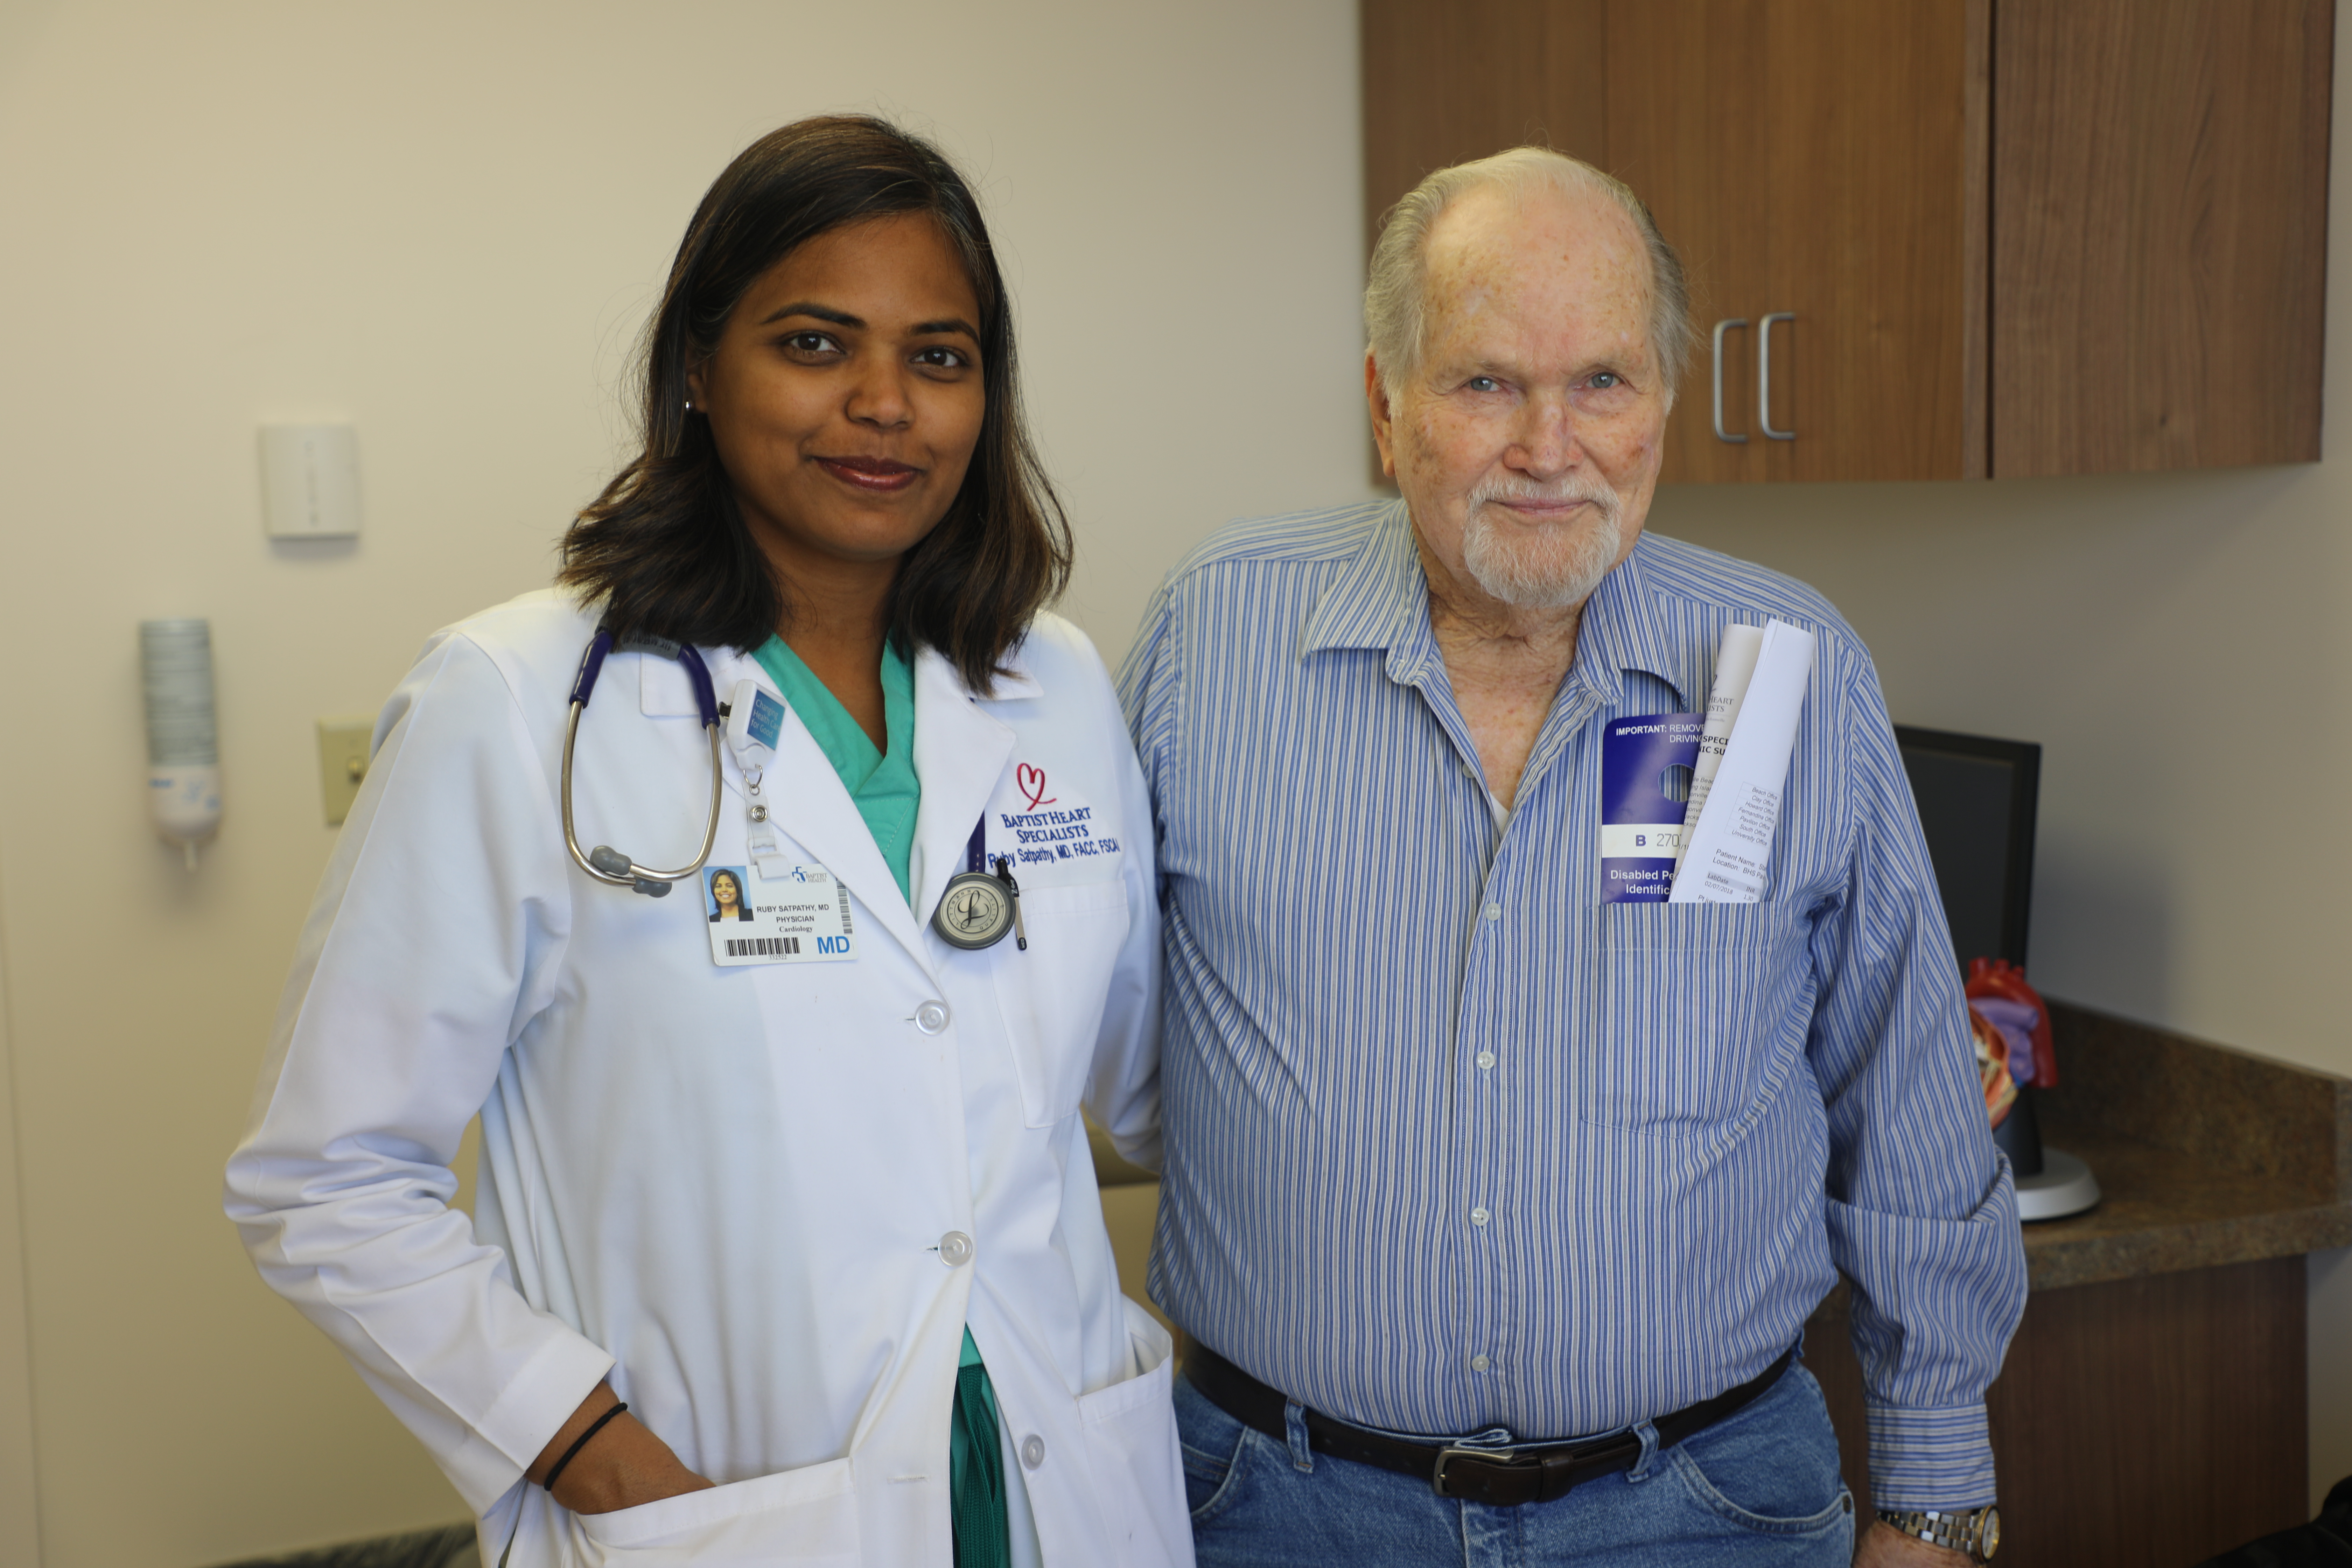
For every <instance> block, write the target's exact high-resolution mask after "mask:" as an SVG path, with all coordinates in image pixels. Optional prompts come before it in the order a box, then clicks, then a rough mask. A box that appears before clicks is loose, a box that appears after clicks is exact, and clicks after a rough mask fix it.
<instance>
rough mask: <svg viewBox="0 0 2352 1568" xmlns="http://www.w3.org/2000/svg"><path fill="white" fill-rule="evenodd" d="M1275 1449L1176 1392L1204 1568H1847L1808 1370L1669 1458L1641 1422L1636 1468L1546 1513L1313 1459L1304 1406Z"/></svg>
mask: <svg viewBox="0 0 2352 1568" xmlns="http://www.w3.org/2000/svg"><path fill="white" fill-rule="evenodd" d="M1289 1417H1290V1421H1289V1425H1290V1438H1291V1440H1290V1441H1289V1442H1288V1443H1284V1442H1280V1441H1277V1440H1276V1439H1275V1438H1273V1437H1269V1436H1266V1435H1265V1434H1264V1433H1262V1432H1260V1431H1258V1430H1257V1429H1256V1428H1255V1427H1251V1426H1243V1425H1242V1424H1241V1423H1240V1422H1239V1421H1236V1420H1234V1418H1233V1417H1232V1416H1230V1415H1226V1414H1225V1413H1224V1411H1223V1410H1222V1409H1220V1408H1219V1407H1218V1406H1216V1405H1213V1404H1211V1403H1210V1402H1209V1400H1208V1398H1207V1396H1206V1395H1204V1394H1202V1393H1201V1392H1200V1390H1198V1389H1196V1388H1194V1387H1193V1386H1192V1384H1191V1383H1190V1382H1189V1381H1187V1380H1186V1379H1185V1378H1183V1377H1181V1376H1179V1377H1178V1378H1177V1380H1176V1428H1177V1432H1178V1434H1179V1435H1180V1436H1181V1438H1182V1440H1183V1453H1184V1490H1185V1494H1186V1499H1187V1500H1188V1501H1189V1502H1190V1504H1191V1505H1192V1540H1193V1547H1194V1551H1195V1552H1197V1553H1198V1556H1199V1560H1200V1564H1201V1568H1292V1565H1293V1564H1298V1563H1330V1564H1333V1565H1335V1568H1407V1565H1408V1564H1414V1565H1418V1564H1429V1565H1431V1568H1435V1565H1436V1564H1440V1563H1443V1564H1446V1565H1448V1568H1454V1565H1457V1564H1458V1565H1461V1568H1538V1565H1540V1564H1546V1563H1580V1564H1583V1563H1590V1564H1596V1565H1600V1568H1665V1565H1667V1564H1673V1565H1675V1568H1703V1565H1705V1564H1708V1563H1723V1564H1733V1563H1736V1564H1739V1565H1740V1568H1747V1565H1748V1564H1751V1563H1757V1564H1761V1563H1770V1564H1774V1565H1776V1568H1778V1565H1782V1564H1786V1565H1790V1568H1795V1565H1798V1564H1803V1565H1804V1568H1815V1565H1818V1568H1847V1564H1848V1563H1852V1562H1853V1496H1852V1495H1851V1494H1850V1493H1848V1492H1847V1490H1846V1489H1845V1482H1844V1481H1843V1479H1841V1478H1840V1476H1839V1474H1838V1447H1837V1434H1836V1433H1835V1432H1834V1431H1832V1429H1831V1427H1830V1415H1829V1407H1828V1406H1827V1405H1824V1404H1822V1391H1821V1385H1820V1384H1817V1383H1815V1382H1814V1381H1813V1376H1812V1373H1809V1372H1807V1371H1806V1370H1805V1369H1804V1367H1803V1366H1802V1365H1801V1364H1792V1365H1791V1366H1790V1368H1789V1370H1788V1371H1787V1372H1786V1373H1783V1374H1782V1375H1781V1377H1780V1381H1779V1382H1778V1383H1776V1384H1773V1385H1772V1386H1771V1387H1770V1388H1769V1389H1768V1390H1767V1391H1766V1392H1765V1393H1764V1394H1763V1395H1762V1396H1761V1397H1759V1398H1758V1399H1757V1400H1756V1401H1755V1402H1754V1403H1753V1404H1751V1405H1748V1407H1747V1408H1746V1409H1744V1410H1741V1411H1739V1412H1738V1414H1736V1415H1732V1416H1730V1417H1729V1418H1728V1419H1727V1420H1723V1421H1718V1422H1717V1423H1716V1424H1715V1425H1714V1426H1710V1427H1708V1428H1707V1429H1706V1431H1704V1432H1701V1433H1699V1434H1698V1435H1697V1436H1695V1437H1692V1438H1690V1439H1688V1440H1687V1441H1685V1442H1683V1443H1679V1444H1677V1445H1675V1447H1672V1448H1668V1449H1666V1450H1665V1451H1664V1452H1663V1453H1661V1452H1658V1451H1657V1450H1656V1447H1655V1441H1654V1434H1652V1433H1651V1432H1650V1431H1649V1430H1648V1428H1647V1426H1646V1424H1645V1425H1644V1426H1643V1427H1642V1428H1640V1429H1639V1430H1641V1432H1642V1434H1643V1437H1644V1438H1645V1442H1644V1445H1643V1456H1642V1459H1641V1461H1640V1462H1639V1463H1638V1464H1636V1465H1635V1466H1634V1467H1633V1469H1631V1470H1629V1471H1625V1472H1623V1473H1622V1474H1618V1475H1613V1476H1603V1477H1601V1478H1600V1479H1597V1480H1591V1481H1587V1482H1585V1483H1584V1484H1583V1485H1582V1486H1580V1487H1578V1488H1577V1489H1575V1490H1573V1491H1571V1492H1570V1493H1569V1494H1568V1495H1567V1496H1565V1497H1562V1498H1559V1499H1556V1500H1553V1501H1551V1502H1537V1503H1526V1504H1522V1505H1521V1506H1519V1507H1517V1508H1497V1507H1495V1506H1493V1505H1491V1504H1487V1503H1475V1502H1463V1501H1459V1500H1452V1499H1447V1498H1441V1497H1439V1496H1438V1495H1437V1494H1436V1493H1435V1492H1433V1491H1432V1490H1430V1488H1429V1483H1428V1482H1427V1481H1425V1480H1422V1479H1417V1478H1415V1477H1412V1476H1406V1475H1400V1474H1398V1473H1397V1472H1395V1471H1393V1470H1383V1469H1380V1468H1375V1467H1373V1466H1370V1465H1360V1464H1356V1463H1354V1462H1352V1461H1350V1460H1348V1459H1336V1458H1332V1457H1331V1456H1330V1455H1328V1454H1318V1453H1315V1452H1313V1451H1311V1450H1310V1449H1308V1447H1307V1428H1306V1425H1305V1423H1304V1422H1303V1421H1302V1420H1301V1419H1300V1417H1299V1407H1298V1406H1297V1405H1291V1406H1289Z"/></svg>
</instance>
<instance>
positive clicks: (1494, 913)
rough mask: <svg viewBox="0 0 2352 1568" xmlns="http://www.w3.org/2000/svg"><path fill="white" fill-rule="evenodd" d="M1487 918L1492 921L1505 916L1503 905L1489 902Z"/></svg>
mask: <svg viewBox="0 0 2352 1568" xmlns="http://www.w3.org/2000/svg"><path fill="white" fill-rule="evenodd" d="M1486 918H1487V919H1488V920H1490V921H1498V920H1501V919H1502V918H1503V906H1502V905H1500V904H1488V905H1487V906H1486Z"/></svg>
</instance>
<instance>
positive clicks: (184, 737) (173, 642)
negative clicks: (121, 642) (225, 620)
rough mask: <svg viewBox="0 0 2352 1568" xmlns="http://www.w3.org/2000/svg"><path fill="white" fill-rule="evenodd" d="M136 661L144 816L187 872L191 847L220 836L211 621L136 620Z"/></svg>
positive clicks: (193, 863)
mask: <svg viewBox="0 0 2352 1568" xmlns="http://www.w3.org/2000/svg"><path fill="white" fill-rule="evenodd" d="M139 663H140V675H141V681H142V686H143V687H144V689H145V692H146V698H147V813H148V816H151V817H152V819H153V820H154V824H155V831H156V832H157V833H159V834H161V835H162V836H163V838H164V839H165V840H166V841H167V842H169V843H173V844H176V845H178V846H179V847H180V848H181V849H182V850H183V851H184V853H185V854H186V856H187V858H188V869H189V870H191V871H193V870H194V869H195V868H196V846H197V845H199V844H202V843H204V842H205V841H206V840H207V839H209V838H211V837H213V835H214V834H215V833H217V832H219V831H220V819H221V802H220V738H219V731H218V728H217V726H216V725H215V722H214V718H213V631H212V623H211V622H209V621H205V620H198V619H187V620H169V621H142V622H140V623H139Z"/></svg>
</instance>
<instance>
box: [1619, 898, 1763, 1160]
mask: <svg viewBox="0 0 2352 1568" xmlns="http://www.w3.org/2000/svg"><path fill="white" fill-rule="evenodd" d="M1599 915H1600V919H1599V922H1598V928H1597V941H1596V943H1595V950H1594V955H1593V967H1594V982H1595V983H1594V985H1593V988H1592V1005H1593V1018H1592V1026H1591V1028H1590V1029H1588V1030H1587V1031H1586V1035H1585V1038H1586V1041H1587V1043H1588V1048H1587V1050H1586V1052H1585V1056H1584V1061H1583V1063H1582V1064H1581V1065H1582V1069H1583V1070H1582V1071H1581V1072H1580V1074H1579V1075H1578V1079H1579V1083H1580V1090H1581V1092H1580V1096H1579V1101H1578V1114H1579V1115H1580V1117H1581V1118H1582V1119H1583V1120H1584V1121H1589V1122H1592V1123H1595V1124H1597V1125H1600V1126H1603V1127H1622V1128H1628V1129H1632V1130H1634V1131H1643V1132H1648V1133H1653V1134H1657V1135H1662V1136H1667V1137H1692V1136H1699V1135H1704V1134H1705V1133H1706V1132H1707V1131H1710V1130H1712V1129H1715V1128H1717V1127H1719V1126H1721V1125H1722V1124H1723V1123H1725V1122H1727V1121H1732V1120H1734V1119H1735V1118H1737V1117H1738V1116H1739V1115H1740V1114H1741V1113H1742V1112H1744V1111H1745V1110H1748V1107H1749V1106H1750V1105H1752V1104H1753V1103H1754V1102H1755V1100H1756V1098H1757V1096H1758V1095H1759V1092H1760V1091H1761V1089H1762V1087H1763V1086H1764V1084H1765V1083H1766V1082H1767V1080H1768V1072H1767V1068H1768V1067H1769V1063H1770V1061H1771V1059H1772V1057H1773V1055H1774V1053H1775V1051H1776V1050H1777V1049H1779V1048H1780V1041H1779V1038H1778V1033H1779V1031H1778V1023H1779V1020H1780V1017H1781V1016H1782V1015H1783V1013H1784V1012H1785V1008H1784V1006H1783V1005H1782V1004H1783V1001H1784V998H1783V997H1782V995H1781V993H1782V992H1783V990H1784V988H1785V982H1786V981H1787V979H1788V978H1789V977H1790V974H1791V973H1792V968H1791V964H1792V960H1793V959H1794V958H1795V957H1796V956H1797V952H1796V949H1797V948H1798V947H1799V946H1800V945H1801V942H1802V932H1801V926H1800V924H1799V922H1797V921H1794V920H1792V919H1791V918H1790V916H1789V915H1788V913H1787V912H1786V911H1784V910H1782V909H1781V908H1780V907H1779V906H1777V905H1774V904H1770V903H1758V904H1698V903H1693V904H1664V903H1657V904H1653V903H1623V904H1605V905H1602V906H1601V909H1600V910H1599Z"/></svg>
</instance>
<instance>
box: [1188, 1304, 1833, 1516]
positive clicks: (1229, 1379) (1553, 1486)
mask: <svg viewBox="0 0 2352 1568" xmlns="http://www.w3.org/2000/svg"><path fill="white" fill-rule="evenodd" d="M1796 1355H1797V1347H1796V1346H1794V1345H1791V1346H1790V1347H1789V1348H1788V1349H1787V1350H1785V1351H1783V1352H1780V1360H1778V1361H1776V1362H1774V1363H1772V1364H1771V1365H1770V1366H1768V1367H1766V1368H1765V1369H1764V1370H1763V1371H1762V1372H1760V1373H1757V1374H1756V1375H1755V1376H1754V1377H1751V1378H1749V1379H1748V1381H1747V1382H1746V1383H1743V1384H1740V1385H1739V1386H1738V1387H1737V1388H1730V1389H1726V1390H1725V1391H1724V1392H1723V1393H1721V1394H1717V1395H1716V1396H1715V1397H1714V1398H1712V1399H1703V1400H1701V1401H1699V1402H1698V1403H1697V1404H1696V1405H1690V1406H1688V1407H1687V1408H1685V1409H1682V1410H1677V1411H1675V1413H1674V1414H1673V1415H1661V1416H1659V1417H1657V1418H1656V1419H1655V1420H1654V1421H1653V1422H1652V1423H1651V1425H1652V1426H1654V1427H1656V1428H1657V1432H1658V1447H1659V1448H1660V1449H1661V1450H1664V1449H1666V1448H1671V1447H1674V1446H1675V1444H1677V1443H1679V1442H1681V1441H1682V1440H1683V1439H1685V1437H1690V1436H1696V1434H1698V1433H1700V1432H1702V1431H1705V1430H1706V1428H1707V1427H1709V1426H1714V1425H1715V1424H1716V1423H1717V1422H1718V1421H1720V1420H1722V1419H1723V1418H1724V1417H1725V1416H1727V1415H1730V1414H1732V1413H1733V1412H1734V1411H1736V1410H1738V1409H1741V1408H1742V1407H1744V1406H1745V1405H1748V1403H1749V1402H1751V1401H1752V1400H1754V1399H1755V1398H1756V1396H1757V1395H1758V1394H1762V1393H1763V1392H1764V1391H1765V1390H1766V1389H1768V1388H1769V1387H1771V1386H1772V1385H1773V1384H1775V1383H1777V1382H1779V1381H1780V1374H1781V1373H1784V1372H1786V1371H1788V1370H1789V1363H1790V1362H1791V1361H1794V1360H1795V1359H1796ZM1184 1375H1185V1376H1186V1377H1187V1378H1188V1379H1190V1380H1191V1381H1192V1386H1193V1387H1195V1388H1197V1389H1199V1390H1200V1391H1201V1392H1202V1394H1205V1395H1207V1396H1208V1399H1209V1401H1210V1403H1212V1404H1213V1405H1216V1406H1217V1407H1218V1408H1219V1409H1221V1410H1223V1412H1224V1413H1225V1414H1226V1415H1230V1416H1232V1417H1233V1418H1234V1420H1236V1421H1238V1422H1240V1423H1242V1425H1244V1426H1253V1427H1255V1428H1256V1429H1257V1430H1258V1431H1260V1432H1263V1433H1265V1435H1266V1436H1269V1437H1271V1438H1273V1439H1274V1440H1275V1441H1276V1442H1277V1443H1286V1442H1288V1441H1289V1433H1288V1432H1287V1430H1286V1428H1285V1426H1284V1425H1283V1407H1284V1406H1285V1405H1286V1404H1287V1403H1288V1401H1287V1400H1286V1399H1285V1398H1284V1397H1283V1396H1282V1394H1281V1393H1280V1392H1279V1391H1278V1390H1276V1389H1272V1388H1268V1387H1267V1386H1266V1385H1265V1384H1263V1383H1260V1382H1259V1381H1258V1380H1257V1379H1255V1378H1254V1377H1252V1376H1251V1375H1250V1374H1249V1373H1245V1372H1244V1371H1243V1370H1242V1369H1241V1368H1239V1367H1237V1366H1235V1365H1234V1363H1231V1362H1229V1361H1227V1360H1226V1359H1225V1358H1224V1357H1223V1356H1221V1355H1219V1354H1218V1353H1217V1352H1214V1351H1213V1350H1211V1349H1210V1348H1209V1347H1208V1346H1206V1345H1204V1344H1202V1343H1201V1342H1199V1341H1198V1340H1195V1341H1193V1342H1192V1348H1191V1349H1190V1350H1189V1351H1187V1352H1185V1354H1184ZM1305 1414H1306V1417H1307V1446H1308V1447H1311V1448H1313V1449H1314V1450H1315V1451H1316V1452H1317V1453H1319V1454H1329V1455H1330V1456H1332V1457H1333V1458H1339V1459H1352V1460H1354V1461H1355V1462H1356V1463H1358V1464H1360V1465H1378V1466H1379V1467H1380V1468H1381V1469H1384V1470H1394V1471H1396V1472H1397V1473H1398V1474H1399V1475H1405V1476H1416V1477H1419V1478H1420V1479H1423V1480H1426V1481H1427V1482H1428V1483H1429V1485H1430V1489H1431V1490H1433V1491H1434V1492H1436V1494H1437V1495H1438V1496H1439V1497H1444V1498H1461V1499H1464V1500H1466V1501H1469V1502H1483V1503H1491V1504H1493V1505H1495V1506H1496V1507H1497V1508H1516V1507H1517V1506H1518V1505H1519V1504H1521V1503H1528V1502H1549V1501H1551V1500H1553V1499H1554V1498H1558V1497H1563V1496H1565V1495H1567V1493H1568V1491H1569V1489H1570V1488H1572V1487H1577V1486H1580V1485H1582V1484H1583V1483H1584V1482H1586V1481H1589V1480H1593V1479H1597V1478H1599V1477H1601V1476H1610V1475H1615V1474H1616V1473H1617V1472H1618V1471H1620V1470H1630V1469H1632V1468H1633V1462H1634V1461H1635V1460H1637V1459H1639V1458H1641V1457H1642V1439H1641V1438H1640V1437H1638V1436H1635V1435H1634V1434H1633V1433H1632V1432H1621V1433H1619V1434H1618V1435H1617V1436H1613V1437H1596V1438H1594V1439H1593V1440H1591V1442H1587V1443H1535V1444H1527V1445H1522V1446H1520V1447H1514V1448H1496V1449H1489V1448H1465V1447H1459V1446H1458V1445H1455V1444H1452V1443H1415V1442H1412V1441H1409V1440H1407V1439H1405V1438H1402V1437H1384V1436H1381V1434H1379V1433H1378V1432H1368V1431H1366V1430H1364V1428H1362V1427H1361V1426H1349V1424H1348V1423H1347V1422H1345V1421H1338V1420H1334V1419H1333V1418H1332V1417H1330V1416H1328V1415H1322V1414H1321V1413H1319V1412H1318V1411H1313V1410H1309V1411H1307V1412H1306V1413H1305Z"/></svg>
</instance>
